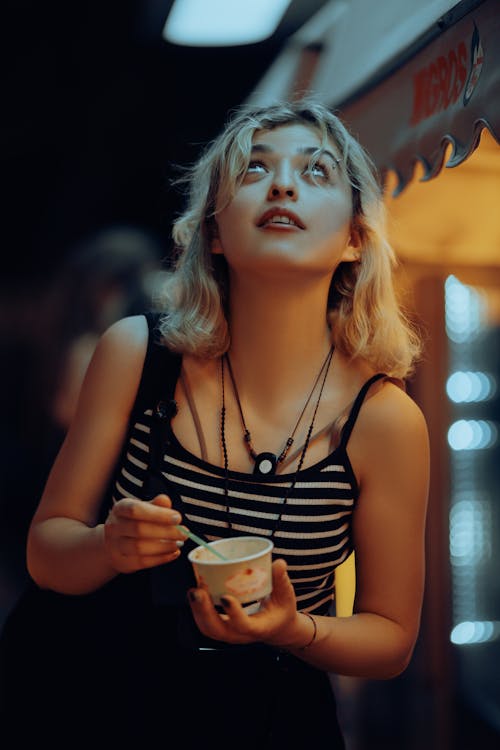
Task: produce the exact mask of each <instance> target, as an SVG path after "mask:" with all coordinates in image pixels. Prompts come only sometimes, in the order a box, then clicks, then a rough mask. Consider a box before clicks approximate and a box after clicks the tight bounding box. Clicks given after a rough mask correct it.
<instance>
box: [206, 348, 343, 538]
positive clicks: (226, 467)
mask: <svg viewBox="0 0 500 750" xmlns="http://www.w3.org/2000/svg"><path fill="white" fill-rule="evenodd" d="M333 351H334V347H333V346H332V347H331V349H330V351H329V352H328V355H327V357H326V359H325V361H324V363H323V366H322V367H321V370H320V371H319V374H318V377H317V378H316V381H315V383H314V388H315V387H316V384H317V382H318V380H319V378H320V376H321V373H322V372H323V380H322V382H321V387H320V390H319V394H318V398H317V400H316V406H315V407H314V413H313V415H312V419H311V424H310V425H309V429H308V430H307V435H306V440H305V442H304V446H303V448H302V452H301V454H300V459H299V462H298V464H297V468H296V469H295V473H294V475H293V479H292V481H291V483H290V484H289V485H288V487H287V489H286V492H285V497H284V498H283V502H282V510H281V511H280V514H279V516H278V518H277V519H276V522H275V526H274V528H273V530H272V532H271V536H273V535H274V534H275V532H276V531H277V529H278V528H279V525H280V523H281V516H282V515H283V507H284V506H285V505H286V503H287V501H288V498H289V497H290V493H291V492H292V490H293V489H294V487H295V484H296V483H297V477H298V474H299V472H300V470H301V469H302V465H303V463H304V459H305V456H306V452H307V448H308V446H309V441H310V439H311V435H312V431H313V427H314V420H315V419H316V413H317V411H318V407H319V403H320V401H321V396H322V394H323V389H324V387H325V382H326V378H327V375H328V371H329V369H330V364H331V361H332V357H333ZM224 359H225V357H224V356H222V357H221V386H222V399H221V400H222V405H221V412H220V436H221V444H222V452H223V455H224V500H225V505H226V517H227V524H228V527H229V528H230V529H232V528H233V525H232V522H231V512H230V508H229V489H228V483H229V457H228V452H227V444H226V401H225V389H224ZM228 363H229V360H228ZM314 388H313V389H312V391H311V394H312V393H313V392H314ZM311 394H310V395H309V398H308V400H307V403H309V400H310V398H311ZM307 403H306V406H307ZM304 410H305V407H304ZM304 410H303V411H304ZM302 414H303V412H302ZM302 414H301V415H300V416H301V417H302ZM241 416H242V417H243V414H242V413H241ZM299 422H300V417H299ZM295 429H297V425H296V427H295ZM294 432H295V430H294ZM246 442H248V441H246ZM289 447H290V446H288V448H289ZM260 455H266V454H260ZM272 455H273V454H271V456H272ZM285 455H286V454H285ZM257 458H258V456H257ZM274 458H276V457H274ZM276 460H277V459H276ZM253 473H254V474H257V473H260V474H261V475H262V474H264V475H265V473H266V472H257V471H255V470H254V472H253ZM268 473H269V472H268Z"/></svg>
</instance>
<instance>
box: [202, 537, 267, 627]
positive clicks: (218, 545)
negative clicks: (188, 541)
mask: <svg viewBox="0 0 500 750" xmlns="http://www.w3.org/2000/svg"><path fill="white" fill-rule="evenodd" d="M208 546H209V547H214V548H215V549H216V550H217V551H218V552H220V553H221V554H222V555H223V556H224V557H225V558H227V559H226V560H221V559H220V558H219V557H217V556H216V555H214V554H213V553H212V552H210V550H208V549H206V548H205V547H196V548H195V549H193V550H192V551H191V552H190V553H189V555H188V559H189V561H190V562H191V564H192V566H193V570H194V574H195V577H196V581H197V583H198V585H199V586H205V587H206V588H207V589H208V591H209V593H210V596H211V597H212V601H213V603H214V604H215V605H216V606H217V605H220V603H221V601H220V598H221V596H224V595H225V594H231V595H232V596H234V597H235V598H236V599H238V601H240V602H241V604H243V605H246V606H245V607H244V609H245V611H246V612H247V613H248V614H253V613H254V612H257V611H258V609H259V607H260V603H261V601H262V600H263V599H264V598H265V597H266V596H269V594H270V593H271V591H272V571H271V563H272V558H271V555H272V550H273V546H274V545H273V543H272V541H271V540H270V539H266V538H265V537H261V536H237V537H229V538H228V539H219V540H217V541H216V542H209V544H208Z"/></svg>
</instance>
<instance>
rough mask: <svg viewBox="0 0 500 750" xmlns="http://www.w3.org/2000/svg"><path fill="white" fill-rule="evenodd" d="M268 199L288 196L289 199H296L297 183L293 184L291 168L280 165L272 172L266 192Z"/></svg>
mask: <svg viewBox="0 0 500 750" xmlns="http://www.w3.org/2000/svg"><path fill="white" fill-rule="evenodd" d="M268 198H269V200H276V199H277V198H288V199H289V200H290V199H291V200H296V199H297V185H296V184H295V180H294V175H293V170H292V169H290V168H286V167H282V168H281V169H280V170H278V171H276V172H275V174H274V179H273V181H272V183H271V186H270V188H269V193H268Z"/></svg>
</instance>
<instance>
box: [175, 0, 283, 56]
mask: <svg viewBox="0 0 500 750" xmlns="http://www.w3.org/2000/svg"><path fill="white" fill-rule="evenodd" d="M290 2H291V0H175V1H174V4H173V5H172V8H171V10H170V13H169V14H168V18H167V21H166V23H165V26H164V29H163V34H162V35H163V37H164V39H166V40H167V42H173V43H174V44H184V45H188V46H199V47H224V46H232V45H239V44H252V43H255V42H260V41H262V40H263V39H267V38H268V37H269V36H271V34H272V33H273V32H274V31H275V30H276V28H277V26H278V24H279V22H280V21H281V18H282V17H283V14H284V13H285V10H286V9H287V7H288V6H289V5H290Z"/></svg>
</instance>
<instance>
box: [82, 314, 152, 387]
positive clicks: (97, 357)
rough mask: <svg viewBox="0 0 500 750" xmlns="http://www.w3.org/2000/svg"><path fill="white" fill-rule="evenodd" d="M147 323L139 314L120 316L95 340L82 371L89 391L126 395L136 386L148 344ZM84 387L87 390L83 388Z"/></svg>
mask: <svg viewBox="0 0 500 750" xmlns="http://www.w3.org/2000/svg"><path fill="white" fill-rule="evenodd" d="M148 337H149V333H148V325H147V321H146V318H145V317H144V316H143V315H133V316H129V317H126V318H121V319H120V320H117V321H116V322H115V323H113V324H112V325H110V326H109V328H107V329H106V331H104V333H103V334H102V336H101V337H100V339H99V342H98V344H97V347H96V349H95V352H94V355H93V357H92V361H91V363H90V366H89V369H88V370H87V374H86V378H85V380H86V382H87V385H88V386H90V390H91V391H97V392H100V391H104V392H110V393H111V391H112V392H113V393H114V396H115V397H117V396H119V394H120V393H124V394H125V397H126V398H129V394H130V393H134V391H135V389H136V388H137V383H138V381H139V378H140V375H141V372H142V367H143V364H144V358H145V355H146V350H147V345H148ZM87 390H88V389H87Z"/></svg>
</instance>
